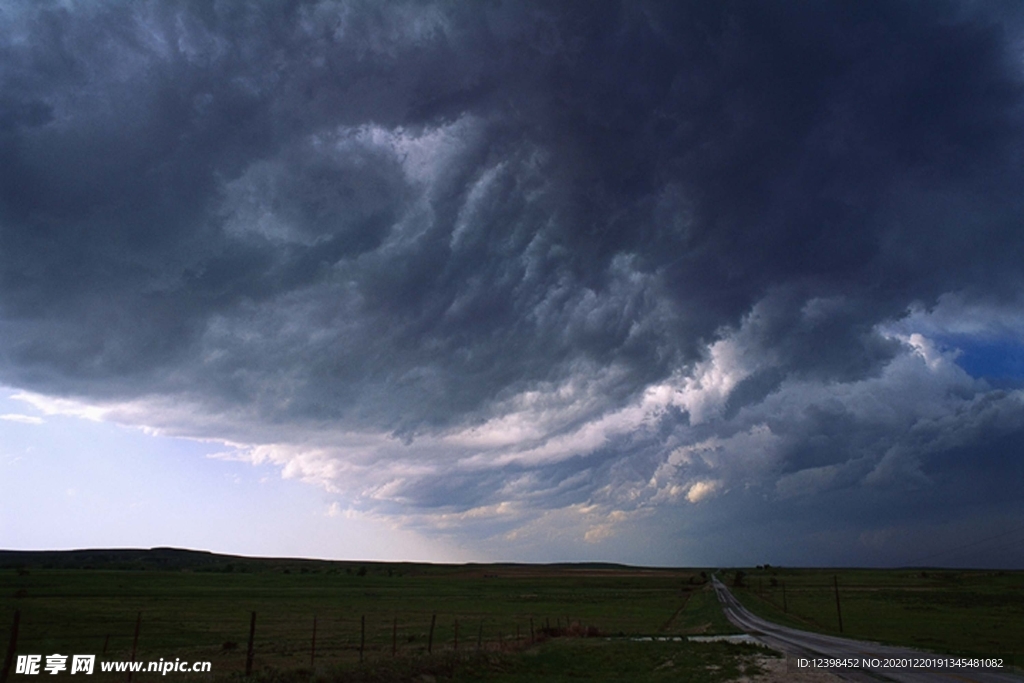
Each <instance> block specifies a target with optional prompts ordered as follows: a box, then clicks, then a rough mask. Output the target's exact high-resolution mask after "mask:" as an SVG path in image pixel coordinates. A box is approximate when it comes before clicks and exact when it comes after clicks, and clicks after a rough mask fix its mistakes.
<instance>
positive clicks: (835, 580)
mask: <svg viewBox="0 0 1024 683" xmlns="http://www.w3.org/2000/svg"><path fill="white" fill-rule="evenodd" d="M832 584H833V585H834V586H835V587H836V614H838V615H839V632H840V633H842V632H843V610H842V609H841V608H840V607H839V577H838V576H836V575H835V574H833V575H832Z"/></svg>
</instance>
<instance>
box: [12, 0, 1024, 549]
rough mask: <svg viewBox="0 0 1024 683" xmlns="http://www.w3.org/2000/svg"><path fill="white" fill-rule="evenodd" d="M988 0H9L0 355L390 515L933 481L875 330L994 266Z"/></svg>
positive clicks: (1004, 138) (1004, 41)
mask: <svg viewBox="0 0 1024 683" xmlns="http://www.w3.org/2000/svg"><path fill="white" fill-rule="evenodd" d="M1000 11H1002V12H1004V13H1003V14H1000V13H999V12H1000ZM1015 12H1016V10H1013V7H1012V6H1009V5H1006V6H998V5H983V6H975V5H969V4H958V3H927V4H920V3H909V2H908V3H902V2H899V3H884V4H873V5H862V4H854V3H814V4H810V3H797V2H793V3H776V4H771V5H750V4H748V3H706V2H693V3H674V4H663V3H650V4H645V3H611V2H607V3H559V4H557V5H553V6H552V5H550V4H548V3H484V4H444V3H441V4H429V3H389V4H380V3H369V2H350V3H341V2H339V3H334V2H321V3H313V2H309V3H292V2H287V3H286V2H275V3H262V4H259V5H255V6H251V5H245V4H241V3H227V4H223V3H222V4H216V3H215V4H212V5H210V4H205V3H203V4H201V3H184V2H183V3H156V2H154V3H131V4H128V3H125V4H103V5H69V6H64V5H61V4H58V3H22V4H19V5H15V6H13V7H11V6H9V7H7V8H5V9H4V10H3V11H2V13H0V22H2V26H3V30H2V31H0V36H2V38H0V92H3V93H4V94H3V96H2V98H0V156H2V160H3V163H2V164H0V373H2V374H0V380H2V381H3V382H5V383H7V384H9V385H12V386H18V387H23V388H25V389H28V390H32V391H35V392H39V393H41V394H48V395H51V396H68V397H75V398H77V399H78V400H81V401H85V402H89V401H94V402H97V401H98V402H103V401H107V402H110V401H119V402H122V403H124V402H129V403H130V402H132V401H139V400H143V399H145V400H158V401H162V402H163V403H162V405H165V406H166V405H171V404H177V405H179V406H184V405H188V406H192V408H191V410H192V411H193V413H194V414H193V417H188V410H185V409H184V408H182V409H181V410H182V411H183V412H181V413H175V412H174V411H164V412H163V413H161V414H160V415H150V416H148V417H138V418H132V419H129V418H127V417H126V418H124V419H125V420H126V421H132V420H133V419H134V420H136V421H141V422H144V423H147V424H150V423H160V422H161V421H163V423H164V424H163V426H164V428H166V429H171V430H173V431H177V432H178V433H183V434H190V435H195V436H205V437H220V438H224V439H228V440H233V441H235V442H238V443H247V444H253V445H255V446H259V445H262V446H265V447H267V448H270V447H271V446H272V445H274V444H276V445H277V446H279V447H280V448H279V450H278V451H277V452H276V455H267V454H266V453H264V455H262V456H258V457H261V458H265V459H266V458H269V459H270V460H272V461H274V462H278V463H280V464H281V465H282V466H286V468H287V467H292V468H293V469H294V471H295V472H298V473H300V475H301V476H306V477H308V478H310V479H312V480H318V481H324V480H327V481H331V482H334V484H336V485H338V481H339V480H340V479H345V478H349V479H354V480H358V481H364V480H365V481H368V482H370V483H364V484H362V486H364V488H363V489H359V486H360V485H353V486H355V488H356V489H359V490H358V491H357V494H356V495H361V496H364V497H366V498H367V499H372V500H377V501H391V502H397V503H401V505H406V506H411V508H412V509H448V508H451V509H453V510H455V511H457V512H459V511H465V510H467V509H470V508H475V507H480V506H486V505H487V504H490V503H497V502H500V501H509V500H512V501H519V502H520V503H522V504H523V506H528V507H530V508H533V509H536V510H544V509H564V508H567V507H571V506H583V508H585V509H588V510H589V509H590V508H589V507H587V506H597V505H606V506H608V509H614V510H620V511H629V510H638V509H640V508H641V507H642V505H641V504H640V503H639V502H636V501H640V500H647V498H650V500H649V501H648V502H646V503H643V505H656V504H669V503H672V502H673V501H675V502H677V503H680V504H682V503H681V502H683V501H688V504H698V503H700V502H701V501H703V500H707V499H709V498H710V497H712V496H714V495H717V494H719V493H722V492H724V491H726V490H728V489H729V487H730V486H732V485H734V484H735V485H738V482H740V481H741V480H742V479H743V477H744V476H748V475H742V474H741V473H742V472H744V471H746V472H752V473H753V474H750V475H749V476H750V477H757V478H760V479H761V480H762V483H763V485H764V486H765V487H766V489H771V490H772V491H774V492H775V493H773V495H782V496H790V495H796V492H798V491H805V490H806V491H820V490H826V489H830V490H831V489H837V488H839V489H843V488H851V487H859V486H866V485H870V484H871V482H872V481H876V480H877V481H881V480H882V479H884V478H885V477H887V476H889V475H888V474H886V473H895V472H901V473H902V475H901V476H903V477H904V479H906V480H907V481H910V480H914V481H917V482H918V483H919V484H921V485H922V486H924V485H925V482H933V483H934V482H940V483H941V481H942V477H941V476H940V475H939V474H937V472H938V471H939V470H941V471H946V468H947V467H953V465H952V464H948V463H947V464H942V463H943V462H945V461H944V460H943V458H938V459H935V460H929V459H928V458H927V455H926V454H927V453H928V452H939V453H951V452H953V450H955V449H961V450H963V452H969V451H970V450H971V448H975V447H976V448H978V449H982V450H983V445H984V444H985V443H986V441H987V439H989V438H990V436H991V435H990V432H989V430H987V429H978V430H974V431H970V432H969V433H970V434H972V435H973V436H972V437H971V439H970V440H968V442H964V443H962V444H959V445H957V446H956V447H955V449H954V447H953V446H948V447H947V446H944V445H942V443H944V442H942V440H941V438H939V437H938V436H935V437H934V438H932V437H925V436H919V437H913V438H912V437H910V436H907V434H906V432H907V430H910V432H911V433H913V430H914V429H915V428H917V429H919V430H920V429H923V428H921V427H915V425H918V424H919V421H920V420H921V419H923V417H922V415H920V414H917V413H914V411H913V410H911V409H910V408H909V407H908V406H909V405H910V404H911V403H913V401H914V397H913V396H912V395H911V394H910V393H907V392H903V393H901V391H902V388H905V386H904V385H901V384H899V383H900V382H901V381H903V379H906V380H907V381H908V382H909V381H911V379H913V378H917V377H919V375H918V374H915V372H916V371H915V372H911V371H910V370H907V371H906V372H907V375H906V377H904V378H903V379H900V377H903V376H900V377H897V376H896V375H897V374H898V373H897V370H898V369H899V368H904V367H909V366H908V364H913V363H918V362H919V363H924V361H923V360H921V359H922V358H924V357H925V355H927V354H926V351H927V349H930V348H931V347H928V346H927V345H924V346H923V345H922V344H923V342H922V343H919V342H917V341H914V342H913V343H911V342H910V341H908V340H909V339H910V334H911V333H913V332H915V331H921V330H923V328H921V330H916V329H913V330H909V329H908V330H903V331H900V330H897V329H896V327H894V326H898V324H900V323H899V321H900V320H901V319H903V320H909V319H911V318H907V315H908V312H909V311H910V310H911V309H912V308H913V307H915V306H916V307H917V308H916V309H914V310H923V311H927V310H929V307H933V306H935V305H936V304H937V303H938V302H940V297H942V296H944V295H950V294H951V293H952V294H957V293H967V294H969V296H970V300H971V301H972V302H974V308H972V309H971V310H981V309H982V308H985V307H999V306H1003V307H1005V306H1007V305H1011V307H1012V304H1008V303H1007V302H1013V301H1016V300H1017V297H1018V296H1019V294H1020V292H1021V288H1022V284H1024V283H1022V282H1021V276H1020V273H1021V271H1020V266H1019V264H1020V263H1021V262H1024V240H1022V239H1021V237H1020V235H1021V231H1020V224H1019V223H1020V218H1019V217H1020V216H1021V215H1022V212H1021V210H1022V208H1024V207H1022V196H1024V194H1022V193H1021V192H1020V189H1021V186H1022V183H1021V181H1022V179H1024V175H1022V170H1024V168H1022V163H1021V162H1022V156H1021V154H1022V151H1024V149H1022V146H1021V142H1022V137H1021V124H1020V120H1021V119H1020V114H1021V111H1022V110H1021V103H1022V99H1021V95H1022V90H1021V86H1022V83H1021V63H1020V53H1019V47H1020V42H1019V41H1020V31H1019V29H1020V19H1021V17H1020V16H1019V13H1015ZM965 295H966V294H965ZM979 307H980V308H979ZM936 310H938V309H936ZM986 310H988V309H986ZM922 315H923V317H921V316H919V317H918V318H913V320H917V321H921V320H926V319H930V320H938V319H939V318H938V317H934V316H933V317H932V318H928V316H927V315H924V314H922ZM936 315H937V314H936ZM1011 317H1013V316H1012V315H1011ZM716 354H717V355H716ZM915 367H916V366H915ZM922 367H929V368H932V370H933V371H935V368H936V367H938V366H935V365H934V364H932V365H922ZM918 369H920V368H918ZM922 372H924V371H922ZM935 372H937V371H935ZM950 372H952V371H950ZM940 374H941V373H940ZM942 377H943V378H944V379H943V381H946V382H948V383H951V385H955V386H956V387H959V389H958V390H959V391H960V392H961V394H957V396H959V399H958V400H961V401H963V402H964V403H963V405H972V406H974V405H980V404H981V403H980V402H983V401H985V400H991V401H993V402H995V403H997V404H999V405H1001V406H1002V408H1001V410H1003V411H1007V412H1008V414H1009V415H1010V416H1011V417H1007V418H1006V419H1007V420H1010V422H1012V420H1013V419H1016V418H1015V417H1012V416H1013V415H1017V414H1018V413H1016V412H1014V411H1019V410H1020V406H1019V401H1018V400H1017V398H1016V394H1012V393H1011V394H1005V395H999V396H996V395H994V394H989V393H988V392H989V391H990V388H989V387H987V385H986V386H983V385H980V384H972V383H970V382H967V380H965V379H963V378H962V377H954V376H953V375H950V374H946V375H942ZM887 378H888V380H891V382H892V384H886V383H885V381H886V379H887ZM908 378H909V379H908ZM933 379H934V378H933ZM921 381H924V380H921ZM929 381H931V380H929ZM935 381H938V380H935ZM871 382H882V383H883V385H884V386H882V385H879V386H878V387H875V389H877V390H879V391H892V392H895V393H896V394H898V395H899V396H900V397H901V398H900V400H901V401H903V402H902V403H901V402H899V401H897V402H896V403H894V404H893V406H892V411H893V412H894V414H904V413H903V412H901V411H904V410H905V414H906V416H907V417H906V420H904V421H903V422H900V421H899V420H895V421H888V422H887V421H885V420H881V421H879V420H876V419H875V418H874V417H872V416H870V415H866V414H864V413H863V412H857V411H856V410H853V409H852V408H851V407H850V405H847V404H844V403H843V400H842V399H835V400H838V401H839V403H838V404H836V405H832V406H831V407H830V406H829V405H828V404H827V402H826V403H825V404H822V403H821V402H822V401H825V398H824V395H825V393H827V392H826V391H825V389H823V388H824V387H838V388H839V389H840V393H842V391H844V390H846V389H848V390H849V392H851V393H850V395H851V396H852V395H853V394H856V393H857V392H858V391H859V389H858V387H861V388H863V387H864V386H868V385H869V384H870V383H871ZM933 383H934V382H933ZM940 384H941V382H940ZM929 386H931V385H929ZM935 386H939V385H935ZM942 386H946V385H942ZM659 387H660V388H661V389H659ZM844 387H845V388H846V389H843V388H844ZM659 391H660V392H661V393H659ZM865 391H866V390H865ZM943 391H944V389H941V388H940V389H936V392H937V394H936V395H940V394H942V392H943ZM666 392H667V393H666ZM672 392H676V393H675V394H673V396H675V398H665V396H668V395H669V394H671V393H672ZM810 396H813V398H808V397H810ZM659 397H660V398H659ZM780 397H783V398H784V397H789V399H790V401H791V404H790V407H791V406H792V405H798V406H800V407H799V408H798V409H793V410H790V411H789V412H787V410H785V409H784V408H786V406H785V405H782V404H781V403H780V401H782V398H780ZM851 400H852V399H851ZM939 404H941V405H939ZM937 405H939V407H937V408H936V410H937V411H938V416H929V419H932V418H934V419H939V418H940V417H942V415H946V413H943V411H952V412H951V413H950V414H951V415H960V413H958V412H957V411H958V410H960V409H961V408H962V406H960V404H957V403H956V402H947V403H941V401H940V402H939V403H938V404H937ZM652 411H653V412H652ZM773 411H775V412H773ZM172 413H173V417H170V416H169V415H171V414H172ZM199 414H202V415H203V416H204V417H203V418H202V419H200V418H199V417H197V415H199ZM183 415H185V416H184V417H183ZM210 416H214V417H210ZM216 416H220V417H219V418H218V417H216ZM645 416H646V417H645ZM1011 418H1012V419H1011ZM951 419H952V418H951ZM965 419H966V418H965ZM1001 424H1002V423H1001ZM641 427H642V429H641ZM759 429H762V431H758V430H759ZM763 429H767V430H768V431H767V432H765V431H763ZM1007 429H1009V427H1008V428H1007ZM275 430H276V431H275ZM995 431H996V432H997V434H996V435H995V436H991V438H1003V437H1002V436H999V435H1002V434H1004V433H1005V430H1003V431H1000V430H995ZM1011 431H1012V430H1011ZM311 434H312V435H319V436H310V435H311ZM357 434H361V435H363V437H360V438H364V437H365V438H367V439H371V437H369V436H366V435H378V436H379V437H380V438H381V439H383V440H384V441H381V442H380V443H378V444H377V445H376V446H367V445H365V444H363V445H358V447H357V446H354V445H353V441H352V440H353V439H356V437H355V436H353V435H357ZM387 435H394V436H397V437H399V439H400V442H393V441H388V440H387ZM914 438H917V439H918V440H917V441H914ZM929 438H932V440H929ZM712 439H718V440H719V441H717V442H716V443H717V444H718V445H716V446H715V447H714V448H712V449H711V450H710V451H708V452H712V451H714V449H715V448H717V449H719V450H723V449H724V451H723V452H726V451H729V449H730V448H731V446H730V445H729V444H737V446H736V447H737V448H738V449H739V450H740V451H743V452H742V453H740V452H737V453H736V454H734V457H732V460H729V458H726V459H725V461H722V462H719V461H718V460H714V459H713V458H710V457H709V458H707V459H704V460H701V459H700V458H696V459H694V458H690V460H689V461H688V462H689V464H685V466H684V464H683V463H681V462H678V463H671V462H670V460H671V457H670V456H669V453H680V452H683V451H685V452H690V451H686V449H691V450H692V449H694V448H697V446H698V445H699V444H700V443H710V441H709V440H712ZM371 441H372V439H371ZM385 442H386V443H385ZM303 444H305V446H303ZM381 444H384V445H381ZM972 444H973V445H972ZM740 446H742V448H740ZM769 446H770V448H771V449H773V450H772V452H773V453H774V454H775V455H774V456H773V458H774V459H773V460H772V464H771V465H770V466H768V465H765V466H763V467H762V466H761V465H757V466H753V465H751V464H750V462H749V461H748V460H749V457H750V453H749V449H757V448H767V447H769ZM332 448H333V449H340V450H336V451H332V450H331V449H332ZM417 448H419V450H417ZM304 449H305V450H304ZM353 449H354V450H353ZM360 449H362V450H360ZM679 449H683V450H682V451H680V450H679ZM743 449H747V450H743ZM951 449H953V450H951ZM268 452H269V451H268ZM957 452H960V451H957ZM998 452H1000V453H1006V451H1005V449H1004V450H1000V451H998ZM687 457H689V456H687ZM360 458H362V459H360ZM1008 458H1009V456H1008V455H1004V456H999V457H995V456H993V457H992V459H990V461H989V462H990V465H991V471H992V472H993V473H995V474H993V476H997V475H998V472H999V471H1000V470H999V463H1006V462H1007V459H1008ZM712 460H714V462H712ZM954 460H955V459H954ZM374 462H377V463H387V464H386V465H384V464H377V465H374V464H373V463H374ZM730 462H731V463H732V464H729V463H730ZM957 462H959V461H957ZM701 463H703V464H701ZM887 463H888V464H887ZM929 463H930V464H929ZM456 465H457V471H456V470H453V469H452V468H455V467H456ZM1007 466H1009V465H1007ZM666 467H668V468H669V470H672V471H673V472H675V474H672V472H670V471H668V470H666V469H665V468H666ZM417 468H418V469H417ZM673 468H674V469H673ZM744 468H747V469H744ZM828 468H833V469H828ZM933 470H934V471H933ZM286 471H289V470H287V469H286ZM368 472H376V474H372V473H371V474H368ZM453 472H455V473H454V474H453ZM659 472H660V473H661V474H660V475H659V474H658V473H659ZM801 473H803V474H801ZM684 474H685V476H684ZM659 476H661V477H662V481H661V483H658V477H659ZM893 476H895V475H893ZM776 482H777V483H778V485H779V488H776V487H775V484H776ZM938 486H939V485H938V484H936V487H938ZM637 487H640V489H642V488H644V487H647V489H649V490H648V491H647V493H646V494H644V495H640V494H639V493H638V491H639V489H638V488H637ZM935 490H939V489H938V488H936V489H935ZM965 495H966V494H965ZM629 496H633V497H632V498H630V497H629ZM645 496H646V497H647V498H645ZM652 496H653V498H651V497H652ZM628 500H632V501H634V502H633V503H629V502H628ZM637 506H640V507H637ZM538 514H539V513H538ZM598 527H599V528H598ZM598 527H595V528H598V531H599V533H597V537H603V536H602V535H603V534H605V533H606V532H607V533H611V527H606V526H600V525H598Z"/></svg>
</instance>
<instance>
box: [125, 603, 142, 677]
mask: <svg viewBox="0 0 1024 683" xmlns="http://www.w3.org/2000/svg"><path fill="white" fill-rule="evenodd" d="M141 626H142V612H139V614H138V616H136V617H135V635H134V636H133V637H132V663H134V662H135V652H136V650H137V649H138V647H139V628H140V627H141ZM128 683H132V670H131V668H129V669H128Z"/></svg>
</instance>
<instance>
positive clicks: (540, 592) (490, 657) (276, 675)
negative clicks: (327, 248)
mask: <svg viewBox="0 0 1024 683" xmlns="http://www.w3.org/2000/svg"><path fill="white" fill-rule="evenodd" d="M737 572H742V575H741V580H740V582H739V583H740V584H741V585H738V586H737V585H736V583H737V582H736V575H737ZM711 573H712V570H710V569H705V570H701V569H651V568H637V567H626V566H621V565H607V564H564V565H519V564H491V565H472V564H470V565H431V564H414V563H370V562H366V563H360V562H327V561H318V560H295V559H253V558H240V557H229V556H220V555H212V554H209V553H192V552H189V551H178V550H171V549H161V550H152V551H88V552H82V553H77V554H75V553H49V554H47V553H35V554H26V553H11V552H4V551H0V645H6V644H7V642H8V640H9V637H10V633H11V626H12V623H13V622H12V615H13V614H14V612H15V610H17V611H18V612H19V614H20V626H19V634H18V643H17V652H18V653H20V654H41V655H44V656H45V655H47V654H52V653H61V654H96V655H97V660H98V661H113V660H127V659H129V658H130V657H131V652H132V648H133V643H134V642H135V627H136V624H138V627H139V628H138V633H139V635H138V641H137V646H136V659H137V660H138V661H146V662H148V661H156V660H159V659H163V660H165V661H173V660H175V659H180V660H182V661H210V662H212V667H213V675H212V677H211V676H210V675H197V674H193V675H185V674H180V673H176V674H175V673H172V674H169V675H168V676H166V677H161V676H159V675H157V674H149V675H148V676H147V675H146V674H141V675H136V676H135V677H134V678H133V680H136V681H146V680H157V679H163V680H171V679H176V680H211V679H212V680H234V679H238V678H241V676H242V673H243V672H244V669H245V663H246V651H247V648H248V639H249V628H250V625H251V623H252V622H251V619H252V614H253V613H254V612H255V614H256V621H255V631H254V638H253V676H252V680H254V681H259V682H268V683H269V682H270V681H281V682H284V681H288V682H291V681H295V682H298V681H310V680H316V681H323V682H325V683H326V682H329V681H345V680H349V681H380V682H382V683H383V682H388V681H410V680H421V681H429V680H452V681H500V682H508V683H513V682H516V681H536V680H543V681H561V680H565V681H568V680H588V681H661V680H692V681H706V682H707V683H718V682H721V681H729V680H735V679H737V678H739V677H741V676H747V677H750V676H752V675H755V674H756V673H757V672H758V666H757V662H758V661H762V662H763V659H761V660H759V659H758V658H757V657H756V656H755V653H756V652H758V649H757V648H754V647H753V646H743V645H734V644H728V643H691V642H688V641H687V640H686V636H689V635H697V634H701V635H714V634H729V633H735V632H736V629H735V628H733V627H732V626H731V625H730V624H729V623H728V622H727V621H726V620H725V618H724V616H723V615H722V612H721V609H720V608H719V606H718V602H717V600H716V598H715V595H714V592H713V591H711V590H710V589H709V584H708V583H707V579H708V577H709V576H710V575H711ZM718 575H719V577H720V578H721V579H722V580H723V581H724V582H725V583H726V584H727V585H729V586H730V588H731V590H733V592H734V593H735V594H736V595H737V597H738V598H740V599H741V600H742V601H743V602H744V604H746V605H747V606H748V608H750V609H751V610H752V611H754V612H756V613H758V614H760V615H761V616H764V617H766V618H769V619H772V620H773V621H777V622H779V623H785V624H788V625H792V626H795V627H797V628H802V629H806V630H813V631H821V632H827V633H839V624H838V615H839V613H838V611H837V609H836V603H835V586H836V585H838V587H839V596H840V605H841V611H842V616H843V631H842V634H843V635H845V636H848V637H853V638H861V639H865V640H875V641H880V642H887V643H893V644H901V645H909V646H913V647H919V648H922V649H928V650H932V651H936V652H952V653H958V654H969V655H984V656H1001V657H1007V658H1011V659H1013V660H1014V661H1015V662H1016V663H1017V664H1018V665H1019V664H1020V662H1019V652H1020V649H1021V644H1022V643H1024V572H996V571H948V570H919V569H914V570H909V569H908V570H851V569H836V570H833V569H783V568H776V567H761V568H757V569H741V570H722V571H719V572H718ZM314 620H315V636H314ZM361 660H362V661H361ZM124 677H125V674H123V673H121V674H117V675H113V674H111V675H108V676H103V675H100V674H97V675H95V676H94V677H93V678H92V679H91V680H124ZM19 678H20V677H14V678H12V680H18V679H19ZM60 678H62V676H56V677H50V676H47V679H48V680H53V679H60ZM66 678H67V679H68V680H76V678H75V677H71V676H66ZM22 680H29V679H28V678H24V679H22Z"/></svg>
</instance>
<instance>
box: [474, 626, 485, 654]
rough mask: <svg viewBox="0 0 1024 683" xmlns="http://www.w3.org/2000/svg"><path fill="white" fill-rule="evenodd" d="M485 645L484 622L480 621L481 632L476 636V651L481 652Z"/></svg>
mask: <svg viewBox="0 0 1024 683" xmlns="http://www.w3.org/2000/svg"><path fill="white" fill-rule="evenodd" d="M483 645H484V620H483V619H481V620H480V630H479V631H478V632H477V634H476V649H477V650H478V651H479V650H480V648H482V647H483Z"/></svg>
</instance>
